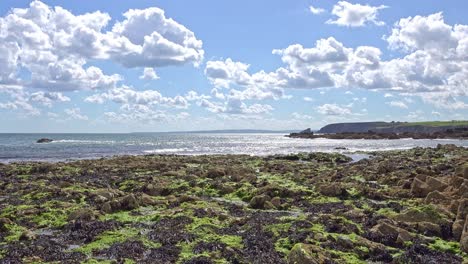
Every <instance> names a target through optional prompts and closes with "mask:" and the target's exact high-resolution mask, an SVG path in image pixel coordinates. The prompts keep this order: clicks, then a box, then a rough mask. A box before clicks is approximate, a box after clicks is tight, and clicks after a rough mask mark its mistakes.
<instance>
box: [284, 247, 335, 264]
mask: <svg viewBox="0 0 468 264" xmlns="http://www.w3.org/2000/svg"><path fill="white" fill-rule="evenodd" d="M323 252H324V250H323V249H322V248H321V247H319V246H316V245H310V244H303V243H298V244H295V245H294V246H293V248H292V249H291V251H290V252H289V254H288V263H289V264H320V263H327V262H328V261H329V258H328V257H327V256H326V255H325V254H324V253H323Z"/></svg>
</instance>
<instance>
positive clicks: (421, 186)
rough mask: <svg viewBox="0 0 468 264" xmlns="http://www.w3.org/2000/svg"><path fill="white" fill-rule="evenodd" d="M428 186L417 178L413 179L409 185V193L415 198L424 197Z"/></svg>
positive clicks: (427, 192)
mask: <svg viewBox="0 0 468 264" xmlns="http://www.w3.org/2000/svg"><path fill="white" fill-rule="evenodd" d="M429 192H430V190H429V185H427V184H426V183H425V182H423V181H421V180H420V179H418V178H414V180H413V183H411V193H412V194H413V195H414V196H416V197H426V196H427V195H428V194H429Z"/></svg>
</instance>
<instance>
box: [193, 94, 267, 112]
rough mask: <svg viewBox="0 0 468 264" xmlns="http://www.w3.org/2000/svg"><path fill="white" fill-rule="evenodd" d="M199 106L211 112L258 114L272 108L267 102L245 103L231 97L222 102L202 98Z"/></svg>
mask: <svg viewBox="0 0 468 264" xmlns="http://www.w3.org/2000/svg"><path fill="white" fill-rule="evenodd" d="M199 106H201V107H203V108H206V109H207V110H208V111H210V112H212V113H218V114H232V115H260V114H266V113H269V112H271V111H272V110H273V107H271V106H270V105H267V104H252V105H247V104H245V103H244V102H242V100H240V99H237V98H232V97H231V98H229V99H228V100H227V101H225V102H224V103H217V102H211V101H209V100H206V99H203V100H201V101H200V103H199Z"/></svg>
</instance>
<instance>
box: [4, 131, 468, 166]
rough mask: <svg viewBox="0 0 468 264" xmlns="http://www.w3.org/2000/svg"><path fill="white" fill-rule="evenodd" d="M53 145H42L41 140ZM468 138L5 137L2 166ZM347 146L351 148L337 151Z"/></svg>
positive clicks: (381, 146) (369, 147) (402, 145)
mask: <svg viewBox="0 0 468 264" xmlns="http://www.w3.org/2000/svg"><path fill="white" fill-rule="evenodd" d="M44 137H45V138H51V139H53V140H54V141H53V142H52V143H45V144H37V143H36V140H37V139H39V138H44ZM437 144H455V145H459V146H464V147H468V140H449V139H440V140H430V139H418V140H414V139H397V140H364V139H362V140H355V139H353V140H336V139H324V138H318V139H294V138H288V137H285V136H284V134H279V133H278V134H275V133H271V134H260V133H259V134H251V133H246V134H230V133H225V134H222V133H131V134H0V162H3V163H8V162H16V161H31V160H34V161H65V160H74V159H89V158H100V157H109V156H114V155H143V154H183V155H201V154H248V155H273V154H288V153H298V152H312V151H321V152H356V151H375V150H393V149H410V148H413V147H417V146H419V147H435V146H437ZM336 147H345V148H347V149H346V150H337V149H335V148H336Z"/></svg>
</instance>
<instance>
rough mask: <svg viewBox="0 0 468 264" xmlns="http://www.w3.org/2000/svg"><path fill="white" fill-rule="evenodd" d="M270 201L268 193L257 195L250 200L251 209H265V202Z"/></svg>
mask: <svg viewBox="0 0 468 264" xmlns="http://www.w3.org/2000/svg"><path fill="white" fill-rule="evenodd" d="M269 201H270V197H269V196H268V195H257V196H254V197H253V198H252V199H251V200H250V203H249V205H250V207H251V208H253V209H265V203H266V202H269Z"/></svg>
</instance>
